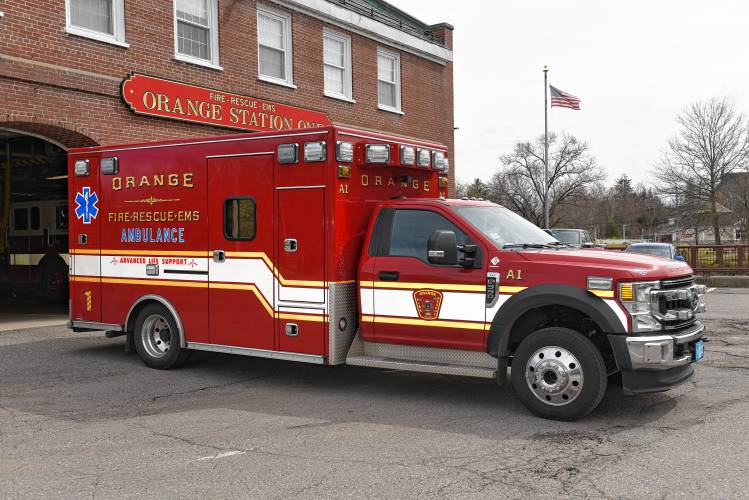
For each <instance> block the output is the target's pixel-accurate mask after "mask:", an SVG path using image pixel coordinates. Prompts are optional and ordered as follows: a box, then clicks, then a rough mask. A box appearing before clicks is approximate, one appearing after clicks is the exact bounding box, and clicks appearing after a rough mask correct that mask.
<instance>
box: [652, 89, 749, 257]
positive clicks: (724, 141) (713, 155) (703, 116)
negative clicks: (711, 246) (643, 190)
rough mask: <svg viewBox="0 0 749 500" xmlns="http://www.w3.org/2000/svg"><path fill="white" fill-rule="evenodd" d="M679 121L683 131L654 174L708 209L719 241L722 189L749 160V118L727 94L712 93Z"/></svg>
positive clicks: (670, 192) (666, 188)
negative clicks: (723, 184) (748, 121)
mask: <svg viewBox="0 0 749 500" xmlns="http://www.w3.org/2000/svg"><path fill="white" fill-rule="evenodd" d="M677 122H678V124H679V126H680V130H679V132H678V134H677V135H676V136H674V137H673V138H672V139H671V140H669V142H668V147H667V149H666V152H665V153H664V157H663V159H662V161H661V164H660V165H659V168H658V170H657V172H656V174H655V176H656V178H657V179H658V181H659V186H658V187H659V190H660V191H661V193H663V194H665V195H667V196H670V197H672V198H681V199H683V200H684V201H685V204H686V205H687V206H691V207H704V208H706V211H707V213H708V215H709V220H710V224H711V225H712V227H713V232H714V234H715V243H716V244H718V245H720V225H721V224H720V211H719V206H718V197H719V193H718V189H719V187H720V185H721V183H722V182H723V180H724V179H725V177H726V175H727V174H729V173H731V172H732V171H733V170H735V169H736V168H738V167H739V166H741V165H743V164H744V163H745V162H746V161H747V159H749V130H748V129H747V123H746V118H745V117H744V116H743V115H742V114H741V113H737V112H736V110H735V109H734V106H733V103H731V102H730V101H728V100H727V99H716V98H712V99H708V100H707V101H700V102H696V103H693V104H691V105H690V106H688V107H687V108H686V109H685V110H684V111H683V112H682V113H681V114H680V115H679V116H678V117H677Z"/></svg>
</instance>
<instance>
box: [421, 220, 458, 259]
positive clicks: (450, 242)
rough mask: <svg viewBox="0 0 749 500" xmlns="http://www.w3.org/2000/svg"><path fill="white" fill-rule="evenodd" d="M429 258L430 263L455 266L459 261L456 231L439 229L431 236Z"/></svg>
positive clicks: (428, 248)
mask: <svg viewBox="0 0 749 500" xmlns="http://www.w3.org/2000/svg"><path fill="white" fill-rule="evenodd" d="M427 259H428V260H429V263H430V264H438V265H442V266H454V265H455V264H457V263H458V242H457V240H456V239H455V233H454V232H452V231H445V230H440V229H438V230H437V231H435V232H433V233H432V235H431V236H430V237H429V243H428V244H427Z"/></svg>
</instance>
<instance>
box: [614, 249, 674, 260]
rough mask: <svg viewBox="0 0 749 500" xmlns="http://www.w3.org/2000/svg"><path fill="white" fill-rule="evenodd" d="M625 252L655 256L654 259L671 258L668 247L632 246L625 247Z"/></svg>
mask: <svg viewBox="0 0 749 500" xmlns="http://www.w3.org/2000/svg"><path fill="white" fill-rule="evenodd" d="M625 252H629V253H644V254H647V255H655V256H656V257H668V258H669V259H670V258H671V250H670V249H669V248H668V247H660V246H659V247H647V246H642V247H640V246H632V247H627V249H626V250H625Z"/></svg>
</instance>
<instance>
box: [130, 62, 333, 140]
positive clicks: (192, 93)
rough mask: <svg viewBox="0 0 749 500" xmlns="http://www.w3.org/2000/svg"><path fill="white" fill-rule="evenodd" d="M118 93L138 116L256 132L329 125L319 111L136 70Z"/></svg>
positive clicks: (327, 120) (324, 115) (328, 121)
mask: <svg viewBox="0 0 749 500" xmlns="http://www.w3.org/2000/svg"><path fill="white" fill-rule="evenodd" d="M120 92H121V95H122V99H123V101H125V104H127V105H128V107H129V108H130V110H131V111H132V112H133V113H135V114H139V115H149V116H157V117H160V118H168V119H172V120H180V121H187V122H194V123H201V124H204V125H213V126H217V127H227V128H233V129H238V130H247V131H258V132H271V131H278V130H289V129H295V128H310V127H319V126H326V125H331V122H330V120H329V119H328V117H327V115H326V114H325V113H321V112H318V111H312V110H308V109H304V108H298V107H295V106H289V105H286V104H280V103H277V102H272V101H266V100H264V99H258V98H255V97H249V96H245V95H240V94H233V93H230V92H224V91H221V90H216V89H211V88H207V87H200V86H196V85H189V84H186V83H181V82H175V81H172V80H167V79H164V78H158V77H153V76H148V75H143V74H139V73H131V74H130V75H128V77H127V78H126V79H125V80H123V81H122V85H121V86H120Z"/></svg>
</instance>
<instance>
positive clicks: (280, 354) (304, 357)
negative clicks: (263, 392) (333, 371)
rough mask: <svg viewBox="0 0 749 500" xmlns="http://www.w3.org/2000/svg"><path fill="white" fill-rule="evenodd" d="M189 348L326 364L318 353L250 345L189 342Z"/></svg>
mask: <svg viewBox="0 0 749 500" xmlns="http://www.w3.org/2000/svg"><path fill="white" fill-rule="evenodd" d="M186 347H187V348H188V349H195V350H196V351H209V352H221V353H224V354H239V355H240V356H253V357H256V358H269V359H283V360H285V361H300V362H302V363H312V364H316V365H322V364H325V358H324V357H323V356H318V355H316V354H300V353H297V352H285V351H269V350H267V349H252V348H249V347H235V346H229V345H217V344H204V343H201V342H188V343H187V346H186Z"/></svg>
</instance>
